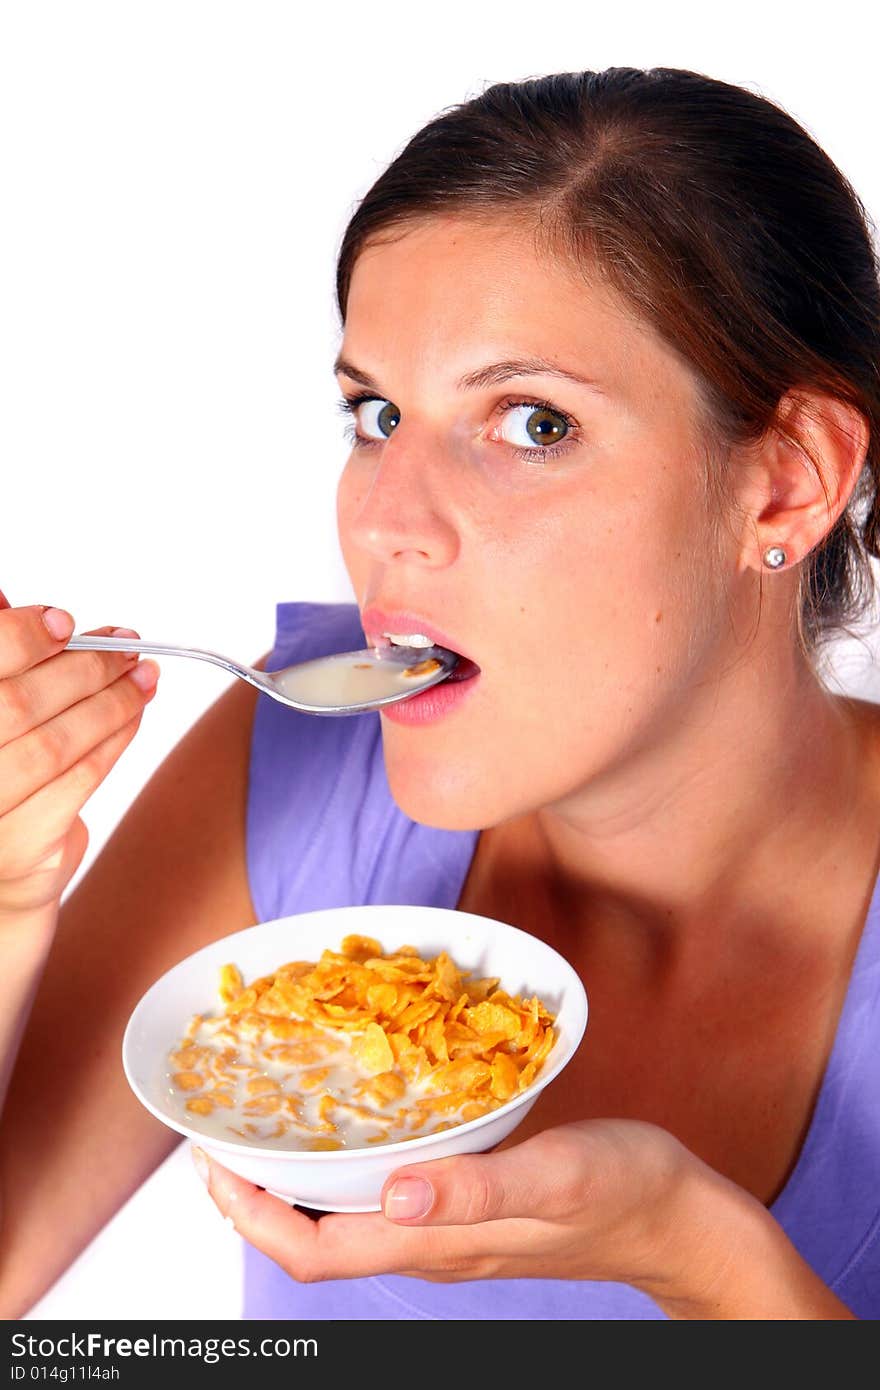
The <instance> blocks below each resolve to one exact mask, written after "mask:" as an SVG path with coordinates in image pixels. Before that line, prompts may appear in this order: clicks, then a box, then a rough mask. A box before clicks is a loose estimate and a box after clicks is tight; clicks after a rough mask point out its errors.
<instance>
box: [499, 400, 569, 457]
mask: <svg viewBox="0 0 880 1390" xmlns="http://www.w3.org/2000/svg"><path fill="white" fill-rule="evenodd" d="M569 428H570V426H569V423H568V421H567V420H566V418H565V416H564V415H562V414H561V413H560V412H559V411H558V410H551V409H550V408H549V407H548V406H543V405H533V404H532V403H531V402H527V403H525V404H521V405H513V406H510V408H509V409H508V410H507V411H505V418H504V421H503V423H502V425H501V426H499V433H500V435H501V438H502V439H503V440H504V442H505V443H506V444H514V445H516V446H517V447H518V448H526V449H527V448H530V447H533V446H534V445H536V444H537V445H542V444H543V445H550V444H558V443H559V442H560V441H561V440H563V439H564V438H565V436H566V435H567V434H568V431H569Z"/></svg>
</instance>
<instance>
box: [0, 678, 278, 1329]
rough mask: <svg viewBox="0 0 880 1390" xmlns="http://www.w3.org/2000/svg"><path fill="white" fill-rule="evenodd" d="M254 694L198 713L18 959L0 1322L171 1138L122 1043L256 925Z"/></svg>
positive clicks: (1, 1180) (237, 689)
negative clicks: (250, 868)
mask: <svg viewBox="0 0 880 1390" xmlns="http://www.w3.org/2000/svg"><path fill="white" fill-rule="evenodd" d="M264 660H265V658H261V659H260V661H259V662H255V663H254V664H255V665H256V666H261V665H262V663H263V661H264ZM256 699H257V692H256V691H255V690H254V689H253V687H251V686H248V685H246V684H245V683H244V682H241V681H235V682H233V685H232V686H231V688H230V689H229V690H227V691H226V692H225V693H224V694H223V695H222V696H221V697H220V699H219V700H217V701H216V703H215V704H214V705H213V706H212V707H211V708H210V709H209V710H208V711H207V712H206V713H205V714H204V715H203V716H202V718H201V719H200V720H199V721H198V722H197V723H196V724H195V725H194V726H193V728H192V729H191V730H190V731H189V732H188V733H187V734H186V735H185V737H184V738H183V739H182V740H181V741H180V743H179V744H178V745H177V746H176V747H175V748H174V749H173V751H172V752H171V753H170V754H169V755H168V757H167V758H166V759H165V761H164V762H163V763H162V765H161V767H159V768H158V770H157V771H156V772H155V774H154V775H153V777H152V778H151V779H150V781H149V782H148V784H147V785H146V787H145V788H144V790H143V791H142V792H141V794H140V795H139V796H138V798H137V800H136V801H135V802H134V803H133V804H132V806H131V807H130V809H129V810H128V812H127V813H126V815H125V816H124V817H123V819H122V821H121V822H120V824H119V825H118V826H117V828H116V830H115V831H114V833H113V835H112V836H111V837H110V839H109V840H108V842H107V844H106V845H105V846H104V848H103V850H102V851H101V853H100V855H99V856H98V857H97V859H96V860H95V863H94V864H93V865H92V867H91V868H90V870H89V872H88V873H87V874H86V876H85V877H84V878H83V880H82V882H81V883H80V884H79V885H78V886H77V888H76V890H75V891H74V892H73V894H72V895H71V897H70V898H69V900H68V901H67V902H65V903H64V905H63V906H62V908H61V910H60V914H59V920H58V926H57V931H56V934H55V939H54V941H52V940H51V934H52V930H51V924H48V923H47V924H42V926H41V929H40V932H39V933H36V934H35V937H34V944H33V946H32V947H30V948H29V949H30V950H33V951H37V950H39V949H41V943H42V944H43V945H44V946H45V949H46V951H47V952H48V960H47V963H46V967H45V972H44V974H43V977H42V980H41V982H40V984H39V987H38V988H37V990H36V993H35V997H34V1000H33V1005H32V1008H31V1011H30V1017H29V1018H28V1020H27V1024H26V1027H25V1029H24V1033H23V1038H22V1041H21V1046H20V1050H19V1053H18V1058H17V1062H16V1065H15V1070H14V1073H13V1076H12V1080H11V1082H10V1086H9V1092H8V1096H7V1100H6V1106H5V1109H4V1112H3V1118H2V1126H0V1184H2V1205H3V1215H2V1226H0V1316H3V1317H5V1318H14V1317H18V1316H21V1314H22V1313H24V1312H26V1311H27V1310H28V1309H29V1308H30V1307H32V1306H33V1304H34V1303H35V1302H36V1301H37V1299H39V1298H40V1297H41V1296H42V1294H43V1293H44V1292H45V1291H46V1289H47V1288H49V1287H50V1286H51V1285H52V1284H53V1283H54V1282H55V1280H56V1279H57V1278H58V1277H59V1275H60V1274H61V1273H62V1272H63V1271H64V1270H65V1269H66V1268H67V1266H68V1265H69V1264H70V1263H71V1262H72V1260H73V1259H74V1258H75V1257H76V1256H77V1255H78V1254H79V1252H80V1251H81V1250H82V1249H83V1248H84V1246H85V1245H87V1244H88V1242H89V1241H90V1240H91V1239H92V1238H93V1237H94V1236H95V1234H96V1233H97V1232H98V1231H99V1230H100V1229H101V1227H102V1226H103V1225H104V1224H105V1223H106V1222H107V1220H108V1219H109V1218H110V1217H111V1216H112V1215H113V1214H114V1212H116V1211H117V1209H118V1208H119V1207H120V1206H121V1205H122V1203H123V1202H124V1201H125V1200H126V1199H127V1198H128V1197H129V1196H130V1195H131V1193H133V1192H134V1191H135V1189H136V1188H137V1187H139V1186H140V1184H141V1183H142V1182H143V1181H144V1179H145V1178H146V1177H147V1176H148V1175H149V1174H150V1173H151V1172H152V1171H153V1169H154V1168H156V1167H157V1166H158V1164H159V1163H161V1162H162V1160H163V1159H164V1158H165V1157H166V1156H167V1155H168V1154H169V1153H170V1151H171V1149H172V1148H173V1147H174V1145H175V1143H177V1142H178V1140H177V1138H176V1137H175V1136H174V1135H173V1134H172V1133H170V1131H169V1130H168V1129H167V1128H166V1127H165V1126H164V1125H162V1124H160V1123H159V1121H157V1120H156V1119H154V1118H153V1117H152V1116H151V1115H149V1114H148V1113H147V1112H146V1111H145V1110H144V1109H143V1107H142V1106H141V1105H140V1104H139V1103H138V1102H137V1101H136V1100H135V1098H134V1096H133V1095H132V1093H131V1091H130V1090H129V1087H128V1084H127V1082H126V1080H125V1076H124V1073H123V1070H122V1062H121V1045H122V1034H123V1031H124V1028H125V1024H126V1022H127V1020H128V1016H129V1014H130V1012H131V1010H132V1008H133V1007H134V1005H135V1004H136V1002H137V1000H138V999H139V997H140V996H141V994H143V992H144V991H145V990H146V989H147V988H148V987H149V985H150V984H151V983H152V982H153V980H155V979H156V978H157V977H158V976H159V975H161V974H162V973H163V972H164V971H165V970H167V969H168V968H169V967H170V966H171V965H173V964H175V963H176V962H177V961H179V960H182V959H183V958H184V957H185V956H187V955H189V954H190V952H192V951H195V950H197V949H198V948H199V947H201V946H203V945H206V944H207V943H208V942H210V941H213V940H216V939H217V938H218V937H222V936H225V935H227V934H228V933H230V932H234V931H237V930H239V929H240V928H242V927H247V926H250V925H251V924H252V922H253V921H254V915H253V906H252V903H251V899H250V892H249V888H248V880H247V867H246V860H245V809H246V797H247V781H248V766H249V753H250V734H251V727H252V720H253V712H254V707H255V704H256ZM36 925H37V926H40V924H36ZM37 936H39V938H40V940H39V941H38V940H37ZM50 947H51V949H49V948H50Z"/></svg>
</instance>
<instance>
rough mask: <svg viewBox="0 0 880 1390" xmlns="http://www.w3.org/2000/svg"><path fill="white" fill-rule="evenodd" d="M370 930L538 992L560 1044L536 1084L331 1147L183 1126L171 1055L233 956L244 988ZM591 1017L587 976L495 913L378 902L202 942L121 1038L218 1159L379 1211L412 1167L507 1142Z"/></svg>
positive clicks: (166, 1110)
mask: <svg viewBox="0 0 880 1390" xmlns="http://www.w3.org/2000/svg"><path fill="white" fill-rule="evenodd" d="M352 934H356V935H359V936H370V937H373V938H375V939H376V940H378V941H379V943H380V944H381V946H382V949H383V950H384V951H386V952H389V953H390V952H393V951H395V950H397V948H398V947H400V946H404V945H410V946H415V947H416V949H417V950H418V952H419V954H420V955H422V956H432V955H437V954H438V953H439V952H440V951H444V950H445V951H447V952H448V953H449V955H450V956H451V957H452V959H453V961H454V962H455V964H456V965H457V966H459V968H460V969H462V970H471V971H473V972H474V973H475V975H477V976H482V975H491V976H495V975H497V976H498V977H499V978H500V981H501V984H500V988H502V989H505V990H506V991H507V992H508V993H509V994H521V995H523V996H526V997H529V998H530V997H531V996H532V995H535V994H536V995H537V996H538V998H539V999H540V1000H541V1002H542V1003H544V1004H545V1005H546V1006H547V1008H548V1009H549V1010H550V1011H551V1013H553V1014H555V1016H556V1020H555V1023H554V1030H555V1032H556V1035H557V1036H556V1041H555V1042H554V1044H553V1047H552V1049H551V1051H550V1053H549V1054H548V1056H547V1058H546V1059H545V1061H544V1065H543V1066H542V1067H541V1069H540V1071H539V1073H538V1075H537V1077H536V1079H535V1081H534V1082H533V1083H532V1085H531V1086H528V1087H527V1088H526V1089H525V1090H524V1091H522V1092H521V1093H520V1094H519V1095H517V1096H515V1097H514V1098H513V1099H512V1100H509V1101H507V1102H506V1103H505V1104H504V1105H500V1106H499V1107H498V1108H497V1109H496V1110H490V1111H489V1113H488V1114H486V1115H481V1116H480V1117H479V1119H476V1120H468V1121H466V1122H465V1123H464V1124H460V1125H456V1126H454V1128H452V1129H448V1130H443V1131H441V1132H440V1133H439V1134H427V1135H423V1136H421V1137H420V1138H417V1139H405V1140H401V1141H399V1142H397V1143H394V1144H378V1145H375V1146H371V1147H370V1148H369V1149H365V1148H362V1149H335V1150H330V1151H326V1152H319V1153H314V1152H306V1151H303V1150H297V1149H290V1150H279V1149H277V1148H273V1149H269V1148H265V1147H261V1146H260V1145H259V1144H244V1143H241V1142H239V1141H238V1140H235V1139H229V1140H222V1139H217V1138H215V1137H214V1135H213V1134H207V1133H205V1132H204V1131H203V1130H200V1129H197V1128H195V1127H193V1126H192V1125H188V1124H186V1123H185V1122H183V1121H182V1120H181V1118H180V1115H179V1113H178V1112H177V1111H176V1110H175V1109H174V1108H173V1107H172V1103H171V1092H170V1088H169V1084H168V1074H167V1055H168V1052H169V1051H170V1049H171V1048H172V1047H173V1046H174V1044H175V1043H176V1042H177V1041H178V1040H179V1039H180V1038H181V1037H182V1036H183V1034H184V1032H185V1030H186V1027H187V1024H188V1023H189V1021H190V1019H191V1018H192V1017H193V1015H194V1014H216V1013H218V1012H219V1011H220V1009H221V1004H220V999H219V995H218V992H217V985H218V979H219V971H220V967H221V966H222V965H225V964H226V963H227V962H233V963H234V964H235V965H237V966H238V968H239V970H240V971H241V973H242V976H243V978H244V981H245V984H248V983H250V981H251V980H253V979H256V978H258V977H259V976H261V975H268V974H271V973H273V972H274V971H275V970H277V969H278V967H279V966H281V965H283V964H285V962H287V961H289V960H317V959H318V957H319V956H320V954H321V952H322V951H323V950H325V949H326V948H329V949H330V950H339V947H340V945H341V942H342V939H343V937H345V936H349V935H352ZM586 1024H587V996H586V993H585V991H584V987H583V985H582V984H581V981H580V978H579V977H578V975H577V974H576V973H575V971H574V970H573V969H572V967H571V966H570V965H569V964H568V961H566V960H565V959H564V958H563V957H562V956H560V955H559V953H558V952H557V951H554V950H553V949H552V947H550V946H548V945H547V944H546V943H545V942H543V941H541V940H539V939H538V938H537V937H535V936H530V935H529V934H528V932H524V931H520V929H519V928H518V927H512V926H509V925H507V923H505V922H498V921H496V920H495V919H494V918H492V917H480V916H477V915H476V914H475V913H471V912H459V911H458V910H457V909H453V908H440V907H418V906H416V907H408V906H401V905H399V904H393V905H380V904H371V905H368V906H362V907H333V908H325V909H323V910H321V911H318V912H303V913H297V914H296V915H294V916H291V917H279V918H277V919H276V920H274V921H271V922H261V923H260V924H259V925H257V926H255V927H248V928H246V930H244V931H239V932H233V933H232V935H230V936H224V937H221V939H220V940H219V941H214V942H212V943H211V944H210V945H209V946H204V947H202V949H201V950H200V951H196V952H195V953H194V954H193V955H191V956H187V958H186V960H183V961H181V962H180V964H179V965H175V966H173V967H172V969H171V970H168V971H166V973H165V974H164V975H163V976H162V977H161V978H160V979H159V980H157V981H156V983H155V984H154V985H152V986H151V987H150V989H148V990H147V992H146V994H145V995H144V996H143V998H142V999H141V1000H140V1002H139V1003H138V1005H137V1007H136V1008H135V1010H134V1012H133V1013H132V1015H131V1018H130V1019H129V1021H128V1025H127V1027H126V1030H125V1036H124V1037H123V1040H122V1065H123V1067H124V1069H125V1075H126V1077H127V1079H128V1083H129V1085H130V1086H131V1088H132V1090H133V1091H134V1093H135V1095H136V1096H137V1098H138V1100H139V1101H140V1102H141V1104H142V1105H144V1106H146V1108H147V1109H148V1110H149V1111H151V1112H152V1114H153V1115H155V1116H156V1117H157V1119H159V1120H161V1121H162V1122H163V1124H166V1125H168V1126H169V1128H171V1129H174V1130H177V1132H178V1133H179V1134H183V1135H185V1136H186V1137H187V1138H188V1139H191V1140H193V1141H194V1142H195V1143H197V1144H198V1145H199V1146H200V1147H201V1148H203V1149H204V1150H205V1151H206V1152H207V1153H208V1154H210V1155H211V1157H212V1158H215V1159H216V1160H217V1162H218V1163H222V1164H223V1165H224V1166H225V1167H227V1168H229V1169H231V1170H232V1172H234V1173H238V1174H239V1176H241V1177H243V1178H245V1179H247V1181H248V1182H252V1183H256V1184H258V1185H259V1186H260V1187H265V1188H266V1189H267V1190H268V1191H270V1192H273V1193H275V1194H276V1195H277V1196H280V1197H284V1198H286V1199H287V1200H288V1201H292V1202H297V1203H300V1204H302V1205H303V1206H307V1207H314V1208H317V1209H319V1210H322V1211H350V1212H354V1211H379V1210H380V1203H379V1197H380V1194H381V1191H382V1187H383V1185H384V1183H385V1180H386V1178H388V1177H389V1176H390V1174H391V1173H393V1172H395V1170H396V1169H398V1168H401V1167H403V1166H404V1165H405V1164H407V1163H417V1162H419V1163H420V1162H424V1161H426V1160H428V1159H434V1158H447V1157H448V1156H449V1155H451V1154H460V1153H480V1152H484V1151H485V1150H487V1149H492V1148H494V1147H495V1145H496V1144H500V1143H501V1141H502V1139H505V1138H506V1137H507V1136H508V1134H510V1133H511V1132H512V1131H513V1130H514V1129H515V1128H516V1126H517V1125H518V1124H520V1122H521V1121H522V1120H524V1119H525V1117H526V1115H527V1114H528V1112H529V1111H530V1110H531V1108H532V1106H533V1105H534V1103H535V1101H536V1100H537V1099H538V1096H539V1095H540V1093H541V1091H543V1089H544V1087H545V1086H547V1085H549V1083H550V1082H551V1081H552V1080H553V1079H554V1077H556V1076H558V1075H559V1073H560V1072H561V1071H562V1069H563V1067H565V1066H566V1065H567V1064H568V1062H570V1061H571V1058H572V1057H573V1056H574V1053H575V1051H576V1050H577V1047H578V1044H579V1043H580V1041H581V1038H582V1037H583V1034H584V1029H585V1028H586Z"/></svg>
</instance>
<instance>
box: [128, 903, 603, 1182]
mask: <svg viewBox="0 0 880 1390" xmlns="http://www.w3.org/2000/svg"><path fill="white" fill-rule="evenodd" d="M364 907H367V908H378V909H379V910H381V911H387V910H388V908H405V909H407V910H409V911H412V910H413V909H414V908H415V909H418V910H419V911H420V912H425V911H427V912H437V913H443V914H444V915H445V914H448V913H450V912H454V913H455V914H456V916H458V917H466V918H469V919H470V920H472V921H475V922H488V923H491V924H492V926H493V927H494V928H495V929H497V928H498V927H501V928H502V929H503V930H504V931H505V932H514V933H516V935H517V936H520V937H525V938H527V939H528V940H529V941H535V942H537V943H538V944H539V946H541V948H542V949H543V950H544V951H547V952H548V953H549V954H550V955H551V956H555V958H556V960H557V961H558V962H559V964H560V966H561V968H562V973H563V975H564V976H565V977H566V978H568V980H569V981H570V983H571V987H572V990H573V994H574V999H575V1002H576V1005H577V1009H576V1014H575V1019H574V1027H573V1029H572V1041H571V1044H570V1046H569V1048H568V1050H567V1052H565V1053H560V1055H559V1056H558V1057H557V1058H556V1061H555V1062H554V1063H553V1065H552V1066H549V1067H546V1066H545V1067H542V1068H541V1071H540V1072H539V1073H538V1075H537V1077H536V1078H535V1080H534V1081H532V1082H531V1083H530V1085H528V1086H527V1087H526V1089H525V1090H524V1091H520V1092H518V1094H517V1095H515V1096H512V1097H511V1098H510V1100H506V1101H504V1102H503V1104H501V1105H498V1106H496V1107H495V1108H494V1109H493V1110H487V1111H486V1113H485V1115H478V1116H477V1117H476V1119H473V1120H464V1121H463V1122H462V1123H461V1124H457V1125H450V1127H449V1129H444V1130H440V1131H436V1132H435V1133H433V1134H420V1135H417V1136H414V1137H413V1138H412V1139H396V1140H394V1141H393V1142H392V1143H388V1144H373V1145H371V1146H370V1147H369V1148H367V1147H366V1146H365V1145H363V1146H361V1147H359V1148H351V1149H268V1148H264V1147H263V1146H262V1145H255V1144H241V1143H239V1142H237V1141H236V1140H234V1139H220V1138H215V1137H214V1135H212V1134H208V1133H206V1132H205V1131H204V1130H198V1129H193V1128H191V1127H190V1126H189V1125H187V1124H185V1123H184V1122H183V1121H178V1120H176V1119H174V1118H172V1117H170V1116H169V1115H168V1114H167V1113H166V1112H165V1111H163V1110H160V1108H159V1107H158V1106H157V1105H154V1104H153V1103H152V1101H151V1100H149V1099H148V1098H147V1096H146V1095H145V1094H144V1092H143V1090H142V1088H141V1086H140V1084H139V1083H138V1082H137V1081H136V1080H135V1078H134V1076H133V1075H132V1071H131V1068H130V1067H129V1054H130V1050H131V1047H132V1045H133V1044H132V1037H133V1033H134V1025H135V1020H136V1016H137V1014H138V1013H139V1012H140V1010H141V1008H142V1007H143V1006H145V1005H146V1003H147V1000H148V999H149V997H150V996H151V995H152V994H153V993H154V991H155V992H157V993H158V991H159V989H160V988H161V986H162V985H163V984H165V982H166V981H167V979H168V977H169V976H170V975H172V974H173V973H174V972H175V971H176V970H179V969H180V968H181V967H182V966H184V965H186V964H187V963H188V962H190V961H192V960H193V959H195V957H197V956H199V955H201V954H202V952H208V951H213V950H214V949H216V947H217V946H218V945H219V944H220V943H221V942H230V943H232V942H234V941H235V940H236V938H237V937H239V936H242V935H244V933H245V932H251V931H253V930H254V928H255V927H277V926H278V925H279V924H280V923H284V922H290V921H295V920H298V919H299V918H303V917H305V918H317V917H320V916H322V915H323V914H327V915H329V914H330V913H339V912H349V911H355V910H358V909H360V908H364ZM383 949H384V947H383ZM453 959H454V958H453ZM588 1015H589V1002H588V998H587V991H586V989H585V987H584V983H583V981H582V979H581V977H580V975H578V973H577V971H576V970H575V968H574V966H573V965H571V964H570V962H569V961H567V960H566V958H565V956H563V955H562V954H561V953H560V952H559V951H557V950H556V948H555V947H553V946H551V945H550V944H549V942H547V941H544V940H543V939H542V938H541V937H540V936H535V935H534V933H533V932H527V931H523V929H522V927H515V926H514V925H513V923H512V922H503V921H502V920H501V919H500V918H498V917H486V916H485V915H483V914H480V913H476V912H460V911H459V910H458V908H449V907H436V906H434V905H433V904H428V903H352V904H349V905H348V906H345V907H326V908H315V909H310V910H308V911H306V912H290V913H287V914H285V915H284V916H283V917H273V918H270V919H269V920H267V921H265V922H254V923H252V924H251V926H249V927H242V928H241V929H240V930H239V931H237V932H230V933H229V934H228V935H227V936H221V937H217V938H216V940H215V941H209V942H206V944H205V945H204V946H200V947H199V949H198V950H197V951H191V952H190V954H189V955H188V956H184V957H183V959H182V960H179V961H177V962H176V963H175V964H174V965H171V966H169V967H168V969H167V970H165V971H164V972H163V973H162V974H161V975H160V976H159V978H158V979H157V980H154V981H153V983H152V984H151V985H150V986H149V988H148V989H146V990H145V991H144V993H143V994H142V995H141V997H140V998H139V999H138V1001H137V1003H136V1004H135V1006H134V1008H133V1009H132V1011H131V1013H130V1014H129V1017H128V1021H127V1023H126V1025H125V1031H124V1033H123V1035H122V1049H121V1050H122V1067H123V1071H124V1072H125V1077H126V1080H127V1081H128V1084H129V1086H130V1088H131V1090H132V1091H133V1093H134V1095H135V1096H136V1097H137V1099H138V1100H139V1101H140V1103H141V1105H143V1106H144V1107H145V1108H146V1109H147V1110H149V1111H150V1113H151V1114H152V1115H154V1116H155V1117H156V1119H157V1120H159V1121H161V1123H162V1124H164V1125H166V1126H167V1127H168V1128H170V1129H173V1130H176V1131H177V1133H178V1134H181V1135H183V1136H184V1137H185V1138H189V1139H194V1140H195V1141H196V1143H197V1144H198V1145H199V1147H207V1148H212V1149H221V1150H222V1151H224V1152H229V1153H233V1154H241V1155H242V1156H247V1157H249V1158H262V1159H268V1160H270V1161H275V1160H280V1161H282V1162H285V1163H287V1162H291V1161H293V1162H299V1163H306V1162H316V1161H317V1162H321V1163H323V1162H325V1161H326V1160H328V1159H329V1160H331V1161H333V1160H335V1161H337V1162H341V1161H343V1160H345V1159H348V1160H349V1161H351V1160H353V1159H356V1158H360V1159H363V1158H364V1157H365V1156H366V1157H369V1158H373V1157H374V1156H375V1157H379V1156H381V1155H384V1154H387V1153H396V1152H405V1153H411V1152H413V1150H416V1149H417V1148H423V1147H425V1146H426V1145H429V1144H436V1143H440V1142H442V1141H443V1140H444V1139H448V1138H449V1136H451V1135H453V1134H464V1133H471V1132H472V1131H474V1130H477V1129H480V1128H482V1127H483V1126H485V1125H486V1124H487V1123H489V1122H490V1121H492V1120H495V1119H497V1118H498V1117H499V1116H501V1115H505V1114H510V1113H511V1112H512V1111H514V1110H517V1109H519V1107H520V1106H521V1105H523V1104H524V1103H525V1102H526V1101H530V1100H536V1099H537V1097H538V1096H539V1095H540V1093H541V1091H543V1090H544V1088H545V1087H546V1086H549V1084H550V1082H551V1081H553V1080H554V1078H555V1077H557V1076H558V1075H559V1073H560V1072H561V1071H562V1070H563V1069H564V1067H566V1066H567V1065H568V1063H569V1062H570V1061H571V1059H572V1057H573V1056H574V1054H575V1053H576V1052H577V1050H578V1048H579V1047H580V1044H581V1042H582V1040H583V1036H584V1033H585V1031H586V1027H587V1018H588ZM559 1041H560V1040H559V1037H558V1035H557V1038H556V1041H555V1042H554V1044H553V1047H552V1048H551V1050H550V1052H549V1053H548V1055H547V1058H546V1062H549V1061H550V1059H551V1058H552V1056H553V1052H554V1051H555V1050H556V1048H557V1047H558V1045H559Z"/></svg>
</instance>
